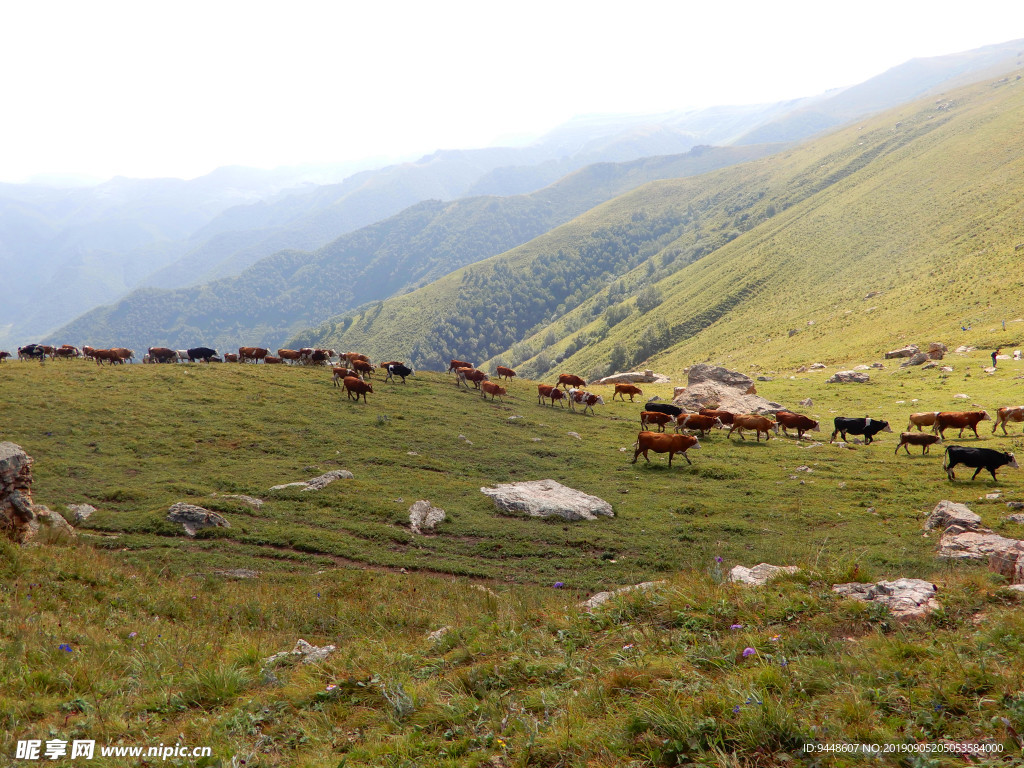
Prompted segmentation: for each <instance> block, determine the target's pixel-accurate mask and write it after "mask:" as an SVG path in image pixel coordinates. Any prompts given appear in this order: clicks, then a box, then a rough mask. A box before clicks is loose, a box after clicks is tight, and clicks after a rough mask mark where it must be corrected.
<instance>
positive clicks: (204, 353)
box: [187, 347, 220, 363]
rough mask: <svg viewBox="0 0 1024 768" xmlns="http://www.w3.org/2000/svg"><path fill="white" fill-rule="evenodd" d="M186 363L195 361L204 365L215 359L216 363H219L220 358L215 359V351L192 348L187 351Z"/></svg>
mask: <svg viewBox="0 0 1024 768" xmlns="http://www.w3.org/2000/svg"><path fill="white" fill-rule="evenodd" d="M187 354H188V361H189V362H190V363H194V362H195V361H196V360H202V361H203V362H204V363H208V362H210V361H211V360H214V359H215V358H216V362H218V363H219V362H220V358H218V357H217V350H216V349H210V348H209V347H192V349H190V350H188V353H187Z"/></svg>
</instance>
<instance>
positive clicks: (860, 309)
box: [304, 76, 1024, 376]
mask: <svg viewBox="0 0 1024 768" xmlns="http://www.w3.org/2000/svg"><path fill="white" fill-rule="evenodd" d="M1022 102H1024V81H1021V80H1019V79H1017V78H1016V77H1013V76H1011V77H1009V78H1004V79H1001V80H998V81H987V82H983V83H979V84H977V85H974V86H971V87H968V88H964V89H961V90H958V91H955V92H950V93H947V94H943V95H942V97H941V98H938V99H936V98H929V99H927V100H925V101H923V102H917V103H915V104H912V105H908V106H905V107H901V108H899V109H897V110H894V111H892V112H889V113H886V114H884V115H881V116H879V117H875V118H872V119H870V120H864V121H860V122H858V123H857V124H855V125H853V126H851V127H849V128H846V129H844V130H842V131H839V132H837V133H834V134H831V135H829V136H825V137H821V138H818V139H815V140H813V141H811V142H808V143H807V144H804V145H802V146H800V147H798V148H795V149H792V150H789V151H786V152H783V153H781V154H779V155H775V156H772V157H769V158H765V159H761V160H758V161H754V162H751V163H747V164H744V165H741V166H735V167H731V168H727V169H723V170H720V171H715V172H712V173H709V174H705V175H704V176H700V177H696V178H689V179H678V180H667V181H659V182H653V183H651V184H648V185H646V186H644V187H642V188H640V189H638V190H636V191H634V192H632V193H629V194H627V195H623V196H621V197H618V198H616V199H615V200H612V201H609V202H608V203H605V204H604V205H602V206H599V207H597V208H595V209H593V210H591V211H588V212H587V213H586V214H584V215H583V216H581V217H579V218H577V219H574V220H573V221H571V222H569V223H567V224H565V225H563V226H562V227H559V228H558V229H555V230H553V231H552V232H550V233H548V234H546V235H544V236H542V237H540V238H537V239H535V240H533V241H531V242H529V243H527V244H525V245H523V246H521V247H519V248H517V249H515V250H513V251H510V252H509V253H507V254H503V255H501V256H497V257H495V258H492V259H489V260H487V261H485V262H482V263H480V264H475V265H473V266H471V267H466V268H464V269H463V270H460V271H457V272H455V273H453V274H451V275H448V276H446V277H445V278H442V279H441V280H439V281H437V282H436V283H434V284H432V285H430V286H428V287H426V288H424V289H421V290H420V291H416V292H413V293H411V294H408V295H406V296H402V297H399V298H396V299H393V300H390V301H387V302H384V303H383V305H380V306H376V307H374V308H372V309H371V310H370V311H367V312H364V313H362V314H360V315H357V316H354V317H349V318H346V319H344V320H343V321H339V322H337V323H333V324H329V325H328V326H325V327H324V328H323V329H321V331H322V332H321V333H320V334H319V335H315V336H313V337H304V338H305V339H306V340H312V339H315V340H317V341H318V342H322V343H329V344H330V345H332V346H336V347H338V348H363V349H371V350H374V351H378V350H379V351H380V353H381V354H384V353H385V352H384V350H401V351H403V352H404V353H405V354H406V356H413V357H419V358H420V359H421V360H425V361H428V362H434V361H436V360H437V359H441V358H443V357H445V356H447V355H449V354H450V355H452V356H458V354H462V355H468V356H470V357H473V358H474V360H476V361H477V362H480V361H481V360H483V361H490V362H492V363H493V362H497V361H498V360H501V361H503V362H504V363H505V364H512V365H524V367H525V369H526V370H527V371H529V372H532V373H533V374H535V375H540V374H544V373H547V372H549V371H554V369H555V368H558V369H571V370H574V371H576V372H578V373H582V374H584V375H591V376H592V375H595V374H597V373H604V372H607V371H608V370H609V369H612V368H618V369H620V370H621V369H622V368H624V367H629V366H635V365H640V364H644V363H649V364H653V365H655V366H656V367H661V368H664V369H667V370H674V369H675V370H678V369H680V368H682V367H684V366H685V365H686V364H687V361H689V360H692V359H707V358H709V357H710V358H713V359H717V360H719V361H723V360H725V359H727V358H731V359H733V360H744V361H754V362H757V363H760V364H761V365H765V366H772V365H776V364H779V363H781V362H783V361H784V362H786V363H791V362H796V361H797V360H800V359H803V358H805V357H810V356H814V357H821V358H826V359H835V360H838V359H840V357H841V356H843V355H849V356H853V355H867V354H871V355H875V354H878V353H879V352H880V351H881V350H882V346H884V345H885V344H887V343H888V342H889V340H890V339H892V338H893V337H896V336H898V335H899V334H901V333H905V334H922V335H925V336H932V335H935V334H939V335H943V336H946V335H948V334H949V333H950V332H952V331H953V330H954V329H957V328H959V327H960V326H961V324H964V325H970V326H972V327H977V326H980V325H982V324H990V323H992V322H995V321H1001V320H1004V319H1006V320H1009V319H1012V318H1014V317H1016V316H1017V312H1016V304H1015V300H1014V298H1013V297H1014V296H1016V295H1018V294H1019V292H1020V289H1021V287H1022V285H1021V283H1022V281H1021V278H1020V276H1019V274H1018V272H1019V271H1018V270H1017V269H1016V260H1015V256H1014V254H1015V251H1014V248H1015V247H1016V245H1018V244H1019V243H1020V231H1019V222H1020V219H1021V217H1022V216H1024V210H1022V203H1021V200H1020V196H1019V195H1018V194H1017V183H1016V179H1018V178H1020V176H1021V174H1022V172H1024V146H1022V144H1021V142H1020V139H1019V137H1020V135H1021V129H1022V125H1021V115H1022V114H1024V105H1022ZM870 293H875V296H874V297H873V298H872V299H871V300H870V301H865V297H866V296H867V295H868V294H870ZM879 328H885V329H886V331H887V332H886V333H885V334H879V333H878V329H879ZM790 331H796V332H799V333H801V334H806V336H807V338H805V339H803V340H802V341H801V343H799V344H795V343H793V342H792V341H791V337H790V335H789V332H790ZM509 338H511V339H512V341H511V342H509V340H508V339H509ZM839 338H841V339H842V340H843V343H842V345H841V346H840V345H837V344H836V341H837V339H839ZM992 341H995V340H992ZM837 356H838V357H837Z"/></svg>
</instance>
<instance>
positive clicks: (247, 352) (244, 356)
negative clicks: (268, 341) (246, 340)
mask: <svg viewBox="0 0 1024 768" xmlns="http://www.w3.org/2000/svg"><path fill="white" fill-rule="evenodd" d="M269 353H270V350H269V349H264V348H263V347H239V348H238V359H239V361H241V362H243V363H244V362H245V361H246V360H252V361H253V362H255V363H258V362H259V361H260V360H263V359H264V358H266V356H267V355H268V354H269Z"/></svg>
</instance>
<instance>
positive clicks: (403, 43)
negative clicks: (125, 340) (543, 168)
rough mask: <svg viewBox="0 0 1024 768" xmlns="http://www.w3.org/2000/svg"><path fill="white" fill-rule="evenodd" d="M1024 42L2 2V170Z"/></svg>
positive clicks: (784, 23)
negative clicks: (994, 44) (992, 44)
mask: <svg viewBox="0 0 1024 768" xmlns="http://www.w3.org/2000/svg"><path fill="white" fill-rule="evenodd" d="M1022 37H1024V6H1022V5H1021V3H1020V1H1019V0H1012V2H1010V1H1007V2H993V1H992V0H971V2H963V1H962V0H958V1H957V2H955V3H954V2H946V1H945V0H931V1H929V2H918V0H886V1H885V2H876V0H858V2H852V3H829V2H822V0H814V1H813V2H787V0H777V1H776V2H766V1H765V0H759V1H758V2H746V1H745V0H744V1H742V2H709V1H707V0H704V1H702V2H691V1H690V0H686V1H685V2H684V1H683V0H678V1H676V2H662V1H658V2H644V1H643V0H639V2H632V3H627V2H625V0H618V1H617V2H604V1H603V0H583V1H580V2H577V0H544V2H534V1H533V0H517V1H516V2H504V3H501V2H487V1H486V0H475V1H474V2H448V1H446V0H435V1H434V2H423V0H418V1H416V2H404V1H402V2H372V1H371V2H360V3H356V2H352V0H334V1H333V2H329V1H328V0H320V1H319V2H306V1H305V0H277V1H276V2H265V1H264V0H245V2H235V1H234V0H230V1H221V0H202V1H201V2H193V0H176V1H175V2H167V0H130V1H128V2H111V1H110V0H90V1H89V2H83V1H82V0H55V1H50V0H28V1H27V2H19V3H16V2H13V1H12V2H5V3H3V5H2V6H0V73H2V74H0V99H2V100H0V104H2V112H0V146H2V152H3V155H2V160H3V162H2V163H0V180H4V181H23V180H25V179H26V178H28V177H30V176H32V175H34V174H38V173H54V172H75V173H85V174H90V175H94V176H98V177H102V178H106V177H109V176H112V175H116V174H120V175H125V176H137V177H146V176H180V177H184V178H190V177H194V176H198V175H201V174H204V173H207V172H209V171H210V170H212V169H214V168H215V167H217V166H220V165H235V164H241V165H251V166H258V167H265V168H266V167H273V166H277V165H289V164H295V163H302V162H313V161H323V162H331V161H339V160H346V159H356V158H360V157H366V156H372V155H389V156H400V155H407V154H410V153H417V154H418V153H422V152H429V151H432V150H434V149H438V148H463V147H476V146H486V145H489V144H491V143H494V142H495V141H496V140H499V139H501V138H503V137H507V136H510V135H515V134H524V133H525V134H540V133H543V132H545V131H547V130H549V129H550V128H552V127H554V126H555V125H557V124H558V123H560V122H563V121H565V120H566V119H568V118H570V117H572V116H573V115H577V114H587V113H595V112H602V113H624V112H642V113H647V112H665V111H670V110H674V109H681V108H685V107H688V106H709V105H714V104H739V103H756V102H768V101H776V100H779V99H784V98H791V97H798V96H810V95H814V94H817V93H820V92H822V91H824V90H826V89H829V88H834V87H838V86H844V85H852V84H855V83H857V82H860V81H862V80H866V79H867V78H869V77H872V76H873V75H876V74H879V73H881V72H883V71H885V70H886V69H888V68H889V67H892V66H895V65H897V64H900V63H902V62H904V61H906V60H907V59H910V58H914V57H920V56H935V55H940V54H944V53H953V52H956V51H961V50H967V49H970V48H976V47H979V46H982V45H987V44H991V43H1000V42H1005V41H1007V40H1011V39H1015V38H1022Z"/></svg>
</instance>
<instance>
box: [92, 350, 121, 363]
mask: <svg viewBox="0 0 1024 768" xmlns="http://www.w3.org/2000/svg"><path fill="white" fill-rule="evenodd" d="M92 358H93V360H95V361H96V365H103V361H104V360H106V361H107V362H108V363H110V364H111V365H116V364H118V363H123V362H124V359H123V358H122V357H121V355H120V354H119V353H118V352H117V350H114V349H94V350H93V351H92Z"/></svg>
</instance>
